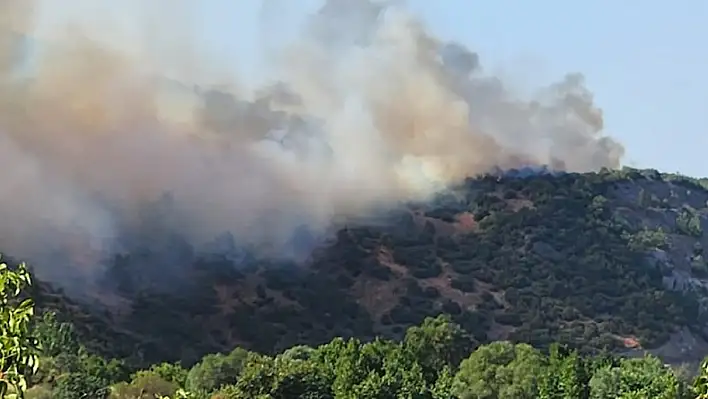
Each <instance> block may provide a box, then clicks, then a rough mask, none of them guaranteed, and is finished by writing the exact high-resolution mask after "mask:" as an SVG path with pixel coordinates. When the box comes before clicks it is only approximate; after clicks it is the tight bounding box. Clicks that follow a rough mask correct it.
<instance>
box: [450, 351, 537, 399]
mask: <svg viewBox="0 0 708 399" xmlns="http://www.w3.org/2000/svg"><path fill="white" fill-rule="evenodd" d="M543 367H544V359H543V355H542V354H541V352H539V351H537V350H536V349H534V348H532V347H531V346H530V345H527V344H516V345H514V344H512V343H511V342H506V341H504V342H494V343H491V344H489V345H484V346H480V347H479V348H477V350H475V351H474V352H472V354H471V355H470V356H469V357H468V358H467V359H465V360H463V361H462V364H461V365H460V370H459V371H458V373H457V374H456V375H455V380H454V383H453V392H454V393H455V395H457V397H460V398H462V399H473V398H475V399H492V398H519V399H524V398H529V399H530V398H536V397H537V393H538V391H537V387H536V385H537V380H538V377H539V375H540V373H541V370H542V369H543Z"/></svg>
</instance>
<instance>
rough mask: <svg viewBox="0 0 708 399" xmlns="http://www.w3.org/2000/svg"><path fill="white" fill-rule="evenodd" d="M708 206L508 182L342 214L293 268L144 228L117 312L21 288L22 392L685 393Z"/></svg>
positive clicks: (577, 178) (481, 183) (592, 178)
mask: <svg viewBox="0 0 708 399" xmlns="http://www.w3.org/2000/svg"><path fill="white" fill-rule="evenodd" d="M707 204H708V190H706V188H705V182H704V181H700V180H695V179H689V178H686V177H682V176H675V175H666V174H660V173H658V172H656V171H653V170H634V169H623V170H618V171H609V170H603V171H601V172H598V173H587V174H571V173H548V172H546V171H541V172H539V171H535V170H534V171H525V170H516V171H514V170H512V171H506V172H504V173H501V172H500V173H496V174H488V175H486V176H482V177H479V178H475V179H468V180H467V181H466V182H464V184H461V185H460V186H459V187H454V188H451V189H450V190H449V191H446V192H444V193H441V194H440V195H439V196H438V197H437V198H435V199H433V200H432V201H429V202H425V203H410V204H405V206H403V207H401V208H400V209H394V210H390V211H388V212H386V213H385V214H381V215H379V216H378V217H377V222H376V223H371V222H367V221H364V222H362V221H352V222H351V223H349V224H348V225H347V226H345V227H343V228H341V229H339V230H338V231H337V232H336V233H335V234H333V235H332V237H330V238H329V239H328V240H327V241H326V242H323V243H320V244H319V245H317V249H316V250H315V251H314V252H313V253H312V255H311V256H310V257H309V258H308V259H307V260H305V261H294V260H293V261H277V262H276V261H273V260H268V259H260V258H258V257H256V256H251V255H250V253H249V251H248V248H237V246H236V244H235V243H233V242H232V241H233V239H232V238H230V237H229V236H228V235H225V236H224V237H220V238H219V240H221V243H222V244H224V243H225V245H222V246H221V247H222V248H228V250H227V251H223V252H222V253H212V254H208V256H207V255H204V254H198V253H196V252H195V251H193V250H192V249H191V248H189V246H188V244H186V242H185V241H184V240H179V237H173V236H170V239H169V240H167V239H165V237H166V234H161V233H160V231H159V227H160V226H159V224H157V225H155V226H153V228H154V229H156V232H155V231H154V232H153V234H152V236H151V237H159V238H160V240H156V241H155V242H152V241H150V240H147V241H145V242H144V243H143V245H144V246H143V247H142V248H140V250H139V251H137V250H136V251H135V252H134V253H131V254H130V255H123V256H120V257H117V258H116V259H115V261H114V262H113V264H112V265H111V267H110V268H109V270H108V272H107V274H106V277H105V282H104V284H105V288H106V292H111V293H113V295H116V296H119V297H120V298H122V299H123V300H125V303H127V304H128V305H127V306H128V308H127V310H126V309H122V310H123V311H122V312H120V314H118V313H117V312H113V311H112V309H110V308H105V309H101V308H100V307H98V308H97V305H96V304H95V303H94V304H92V305H89V304H87V303H85V302H82V301H81V300H79V299H73V300H70V299H68V297H67V296H66V295H65V294H63V293H62V292H61V290H56V289H54V288H53V287H51V286H50V285H48V284H46V283H45V282H42V281H37V282H36V284H34V285H33V286H32V287H28V288H27V290H26V291H25V292H26V294H27V295H28V296H29V297H30V298H31V299H33V300H34V302H35V303H36V306H37V316H35V317H34V318H30V316H27V320H30V319H31V320H32V321H31V322H30V321H28V326H27V331H28V332H27V334H29V335H27V337H26V338H27V340H28V341H26V342H29V343H30V344H32V343H33V342H34V341H32V339H31V338H32V337H36V338H37V339H38V342H37V344H38V347H37V349H36V354H37V356H38V359H39V360H40V361H39V368H38V369H37V371H36V373H29V374H31V375H30V376H29V377H28V378H29V379H28V382H29V384H30V386H31V388H30V389H29V391H28V396H29V397H34V398H40V397H42V398H49V397H52V398H80V397H91V398H93V397H96V398H101V397H114V398H153V397H159V395H163V396H169V397H170V398H175V397H180V395H182V397H194V398H202V397H203V398H209V397H214V398H232V397H233V398H298V397H302V398H394V397H397V398H453V397H460V398H525V397H528V398H536V397H540V398H576V397H577V398H586V397H587V398H615V397H620V398H680V397H686V398H688V397H696V395H697V393H696V392H697V391H695V389H702V388H700V387H701V386H702V385H701V384H703V383H702V382H701V381H703V380H702V378H703V377H702V375H703V374H701V372H698V373H696V371H697V370H696V366H697V365H698V363H700V361H701V359H702V358H703V356H705V355H706V354H708V344H706V341H707V340H706V338H708V333H706V331H707V329H706V328H705V326H706V316H707V313H706V312H705V309H706V303H707V302H706V301H707V300H708V294H707V292H708V290H707V289H706V288H705V287H706V285H705V281H706V280H705V279H706V278H708V263H707V262H706V260H705V258H704V255H703V248H704V247H705V246H706V245H708V237H705V236H704V234H703V231H704V229H705V228H708V219H707V218H706V211H707V210H708V208H707V207H708V205H707ZM168 205H169V204H155V208H156V209H161V207H167V206H168ZM163 210H164V209H163ZM307 236H308V234H307V231H306V229H304V230H303V232H302V234H300V238H301V239H303V240H304V241H306V242H307V241H308V240H312V237H309V238H308V237H307ZM303 237H304V238H303ZM158 241H159V242H158ZM166 243H167V244H166ZM166 247H167V248H168V249H169V251H170V252H171V253H177V254H179V256H180V262H178V264H170V266H171V269H170V273H169V276H170V277H171V279H169V280H170V281H165V279H164V278H161V276H163V277H164V276H165V275H167V274H166V273H165V271H164V269H161V267H162V266H161V265H162V264H164V263H165V258H164V251H165V248H166ZM171 259H173V258H171ZM9 263H12V262H9ZM145 265H154V267H145ZM11 268H12V267H11ZM5 273H6V274H5V275H6V276H11V275H13V274H12V273H10V272H9V271H6V272H5ZM18 281H19V280H18ZM175 287H177V288H175ZM10 302H12V301H10ZM6 319H7V317H6ZM15 319H16V318H15ZM13 320H14V319H13ZM8 328H9V327H8ZM8 328H6V329H5V330H4V331H9V330H8ZM7 342H8V344H7V345H9V346H6V347H5V348H6V349H3V350H5V351H11V350H12V348H13V346H12V345H15V343H16V342H20V341H17V340H8V341H7ZM687 342H688V343H687ZM689 343H690V345H689ZM31 346H32V345H30V347H31ZM40 347H41V348H40ZM7 348H10V349H7ZM4 353H15V352H4ZM13 356H14V355H13ZM17 356H19V355H17ZM11 363H12V362H9V363H8V362H7V361H6V363H5V365H6V366H4V367H5V369H4V370H8V369H7V367H8V366H7V365H8V364H10V365H11ZM667 363H669V364H671V367H669V366H666V365H665V364H667ZM684 363H685V364H686V366H685V367H680V364H684ZM26 371H27V369H23V372H26ZM4 373H5V374H3V375H5V376H9V375H11V373H10V374H8V373H7V371H4ZM29 374H28V375H29ZM695 374H698V377H697V378H696V379H695V383H694V380H693V377H690V376H692V375H695ZM693 385H695V386H696V387H697V388H694V387H693ZM72 395H73V396H72Z"/></svg>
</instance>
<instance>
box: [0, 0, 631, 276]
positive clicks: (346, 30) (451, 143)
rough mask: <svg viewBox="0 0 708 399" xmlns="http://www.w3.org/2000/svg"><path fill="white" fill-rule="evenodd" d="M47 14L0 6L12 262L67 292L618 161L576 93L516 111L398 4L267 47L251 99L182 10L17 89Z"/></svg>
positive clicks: (2, 131)
mask: <svg viewBox="0 0 708 399" xmlns="http://www.w3.org/2000/svg"><path fill="white" fill-rule="evenodd" d="M99 3H100V2H99ZM148 3H149V4H148ZM278 3H279V2H277V1H274V2H269V1H264V9H263V10H264V12H265V13H273V12H277V11H278V10H277V9H273V8H274V7H275V8H277V7H276V5H277V4H278ZM37 4H38V3H37V2H36V1H31V0H0V30H1V31H0V85H2V88H1V89H0V158H2V159H3V161H4V165H5V166H4V167H3V168H2V169H0V215H1V216H2V220H3V228H2V230H1V231H0V249H1V250H2V251H3V252H6V253H8V254H11V255H12V256H13V257H17V258H22V259H26V260H28V261H30V262H32V263H33V264H34V266H35V268H36V270H37V272H38V274H39V275H40V277H43V278H45V279H47V278H48V279H52V280H54V281H56V282H58V283H62V284H65V285H66V284H68V282H69V281H70V280H71V279H72V278H75V276H77V275H86V274H87V273H88V274H91V273H94V272H96V271H100V270H102V269H101V265H102V264H103V262H104V261H105V260H106V259H109V258H110V256H111V255H113V254H116V253H121V252H125V251H130V250H132V248H135V247H136V246H138V245H140V244H139V243H140V242H152V243H155V244H154V245H162V244H160V243H169V242H171V241H170V240H172V239H173V238H172V237H173V236H174V235H175V234H177V233H179V235H181V236H182V237H183V238H184V239H185V240H187V241H188V242H189V243H190V244H191V245H193V246H194V247H195V248H201V247H203V246H204V245H206V244H208V243H209V242H210V241H211V240H213V239H214V237H218V236H220V235H222V234H223V233H225V232H231V234H233V236H234V237H235V239H236V241H237V242H239V243H244V244H248V245H255V246H256V247H257V248H260V249H261V250H262V251H264V253H265V254H269V255H283V254H287V251H288V250H287V248H286V245H285V244H286V243H288V242H290V238H291V237H292V235H293V232H295V231H298V229H301V228H302V226H307V228H308V229H309V230H310V231H313V232H323V231H325V230H326V229H327V228H328V227H330V226H332V224H333V223H335V221H336V220H340V219H342V218H343V219H346V218H352V217H359V216H365V215H367V214H369V213H370V212H373V211H375V210H377V209H381V208H382V207H387V206H392V205H395V204H396V203H398V202H400V201H406V200H419V199H425V198H426V197H427V196H429V195H431V194H432V193H434V192H436V191H437V190H440V189H441V188H444V187H445V186H447V185H449V184H451V183H454V182H457V181H459V180H460V179H463V178H464V177H467V176H471V175H475V174H478V173H483V172H485V171H488V170H490V169H491V168H493V167H501V168H510V167H519V166H525V165H551V166H552V167H553V168H555V169H563V170H568V171H589V170H596V169H599V168H601V167H610V168H613V167H617V166H619V165H620V161H621V158H622V156H623V152H624V150H623V148H622V146H621V145H620V144H618V143H617V142H616V141H614V140H613V139H612V138H609V137H606V136H605V135H604V133H603V120H602V113H601V111H600V110H599V109H598V108H597V107H596V105H595V104H594V103H593V97H592V94H591V93H590V92H589V91H588V89H587V88H585V87H584V85H583V79H582V76H580V75H568V76H566V77H564V78H563V79H561V80H560V81H559V82H558V83H557V84H554V85H551V86H550V87H545V88H542V89H541V90H539V94H538V96H536V97H535V98H533V99H530V100H529V99H522V98H520V97H518V96H515V94H514V92H513V90H512V88H509V87H506V85H505V83H504V82H503V81H501V80H500V79H499V78H497V77H495V76H491V75H489V74H487V73H485V71H484V69H483V67H482V64H481V62H480V57H479V56H478V55H477V54H476V53H474V52H473V51H471V50H469V49H467V48H465V47H464V46H461V45H459V44H456V43H447V42H444V41H442V40H441V39H438V38H436V37H435V36H434V34H433V33H432V32H428V31H427V30H426V29H425V28H424V27H423V26H422V25H421V23H419V22H418V21H417V20H416V19H415V18H414V17H413V16H411V15H410V14H408V13H407V12H406V10H405V7H404V6H403V5H402V2H397V3H396V4H395V5H386V4H384V3H383V2H382V1H373V0H351V1H346V0H329V1H326V2H325V4H324V5H323V6H322V7H321V8H320V9H319V11H318V12H317V13H315V14H314V15H311V16H310V17H309V19H308V21H307V23H306V25H305V28H304V29H303V30H302V31H301V34H300V35H299V36H298V37H296V38H291V39H290V40H289V41H288V42H287V43H278V46H274V47H273V48H276V47H277V50H274V49H273V48H271V46H269V49H270V52H269V53H268V62H269V67H270V68H271V69H272V70H274V71H276V72H277V76H278V79H277V80H276V81H273V82H270V83H268V84H266V85H264V86H263V87H261V88H259V89H257V90H253V91H247V90H245V89H243V88H240V87H241V86H239V81H238V76H233V74H232V73H230V72H229V71H225V70H222V69H225V68H220V67H219V63H218V60H215V59H214V58H213V57H207V56H205V55H203V54H202V51H200V48H199V43H197V40H196V39H194V38H193V37H191V35H192V33H190V32H193V31H194V26H195V24H194V21H191V20H190V19H191V17H190V12H188V11H187V6H186V2H184V4H183V2H181V1H173V2H170V3H169V12H166V11H165V12H163V10H161V9H160V8H159V7H157V6H156V4H163V5H164V4H166V3H160V2H155V3H152V2H145V3H144V5H143V6H141V8H140V9H139V10H138V9H136V12H139V15H136V18H135V21H139V22H137V23H136V26H137V28H136V32H138V35H137V37H139V38H140V39H139V40H135V45H133V46H130V45H128V46H126V43H127V41H123V42H122V43H121V46H118V45H116V44H115V43H112V42H111V40H110V37H111V31H110V27H109V24H106V25H102V23H101V22H102V21H103V19H100V18H99V19H100V20H99V21H96V20H94V21H90V22H91V23H87V22H86V21H70V22H72V24H71V26H69V27H70V28H71V29H61V30H57V32H53V33H52V34H51V35H49V36H47V35H45V36H44V37H51V40H50V41H47V40H45V42H44V43H43V46H44V48H43V49H44V50H43V51H42V52H41V53H40V54H39V55H37V56H36V57H35V58H36V59H34V60H33V65H34V67H33V72H32V73H31V74H30V76H29V77H23V76H20V74H18V64H19V63H20V60H21V59H22V57H23V48H24V46H23V42H22V40H20V38H21V37H22V36H23V35H27V36H32V35H33V32H34V31H35V29H34V26H35V22H36V17H37V9H38V6H37ZM192 6H193V4H192ZM112 7H114V8H115V7H120V6H116V5H115V3H114V5H113V6H112ZM107 13H108V12H107ZM105 17H106V21H108V20H109V19H110V18H108V17H109V15H106V16H105ZM263 20H264V21H266V22H264V23H267V21H268V20H269V18H264V19H263ZM65 28H66V27H65ZM268 29H269V28H268V26H264V27H263V31H264V32H267V31H268ZM167 70H169V71H170V73H171V74H172V75H173V76H179V82H176V81H172V80H170V79H166V78H165V77H164V75H162V74H163V73H166V71H167ZM164 245H167V244H164Z"/></svg>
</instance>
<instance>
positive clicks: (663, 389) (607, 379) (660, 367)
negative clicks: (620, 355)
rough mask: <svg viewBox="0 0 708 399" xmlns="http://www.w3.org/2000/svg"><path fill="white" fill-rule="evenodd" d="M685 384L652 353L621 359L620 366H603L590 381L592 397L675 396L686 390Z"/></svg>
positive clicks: (627, 398) (622, 398)
mask: <svg viewBox="0 0 708 399" xmlns="http://www.w3.org/2000/svg"><path fill="white" fill-rule="evenodd" d="M681 384H682V383H681V381H680V379H679V378H678V376H676V375H675V374H674V373H673V370H672V369H671V368H670V367H668V366H665V365H664V364H663V363H662V362H661V360H659V359H658V358H656V357H654V356H650V355H647V356H646V357H644V358H636V359H621V360H620V362H619V365H618V366H606V367H604V368H601V369H599V370H597V371H596V372H595V373H594V375H593V376H592V378H591V380H590V383H589V385H590V397H591V398H592V399H610V398H620V399H625V398H626V399H629V398H655V399H669V398H672V399H675V398H680V397H681V395H682V393H683V392H684V391H685V390H684V389H683V387H682V386H681Z"/></svg>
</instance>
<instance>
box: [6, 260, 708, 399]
mask: <svg viewBox="0 0 708 399" xmlns="http://www.w3.org/2000/svg"><path fill="white" fill-rule="evenodd" d="M29 284H31V280H30V277H29V273H28V272H27V271H26V269H25V268H24V267H23V266H22V265H21V266H20V267H19V268H18V269H17V270H11V269H9V268H7V267H6V266H5V265H0V302H1V305H2V306H1V307H0V329H1V330H2V336H0V397H3V398H4V397H8V396H6V394H10V395H13V396H14V397H17V396H23V394H24V397H26V398H29V399H40V398H41V399H45V398H47V399H48V398H55V399H79V398H95V399H101V398H104V399H105V398H109V399H139V398H140V399H147V398H155V399H157V398H162V399H164V398H170V399H177V398H182V399H186V398H191V399H202V398H203V399H207V398H211V399H217V398H221V399H230V398H233V399H237V398H238V399H240V398H244V399H245V398H257V399H266V398H273V399H276V398H282V399H285V398H307V399H327V398H332V399H334V398H337V399H340V398H341V399H366V398H371V399H374V398H377V399H378V398H382V399H384V398H416V399H418V398H420V399H448V398H490V399H493V398H519V399H524V398H568V399H571V398H651V399H662V398H664V399H673V398H696V397H707V396H700V395H706V393H705V389H706V386H708V384H706V375H707V374H708V373H706V372H705V371H704V372H703V373H701V374H700V375H699V376H698V378H696V379H695V380H694V381H693V382H691V381H690V380H689V379H688V378H687V377H685V376H684V375H683V374H681V373H678V372H676V371H675V370H673V369H671V368H670V367H668V366H665V365H664V364H663V363H662V362H661V361H660V360H659V359H658V358H655V357H652V356H645V357H643V358H636V359H626V358H619V357H616V356H613V355H610V354H609V353H605V354H598V355H595V356H580V355H579V354H578V353H577V352H575V351H571V350H568V349H565V348H562V347H560V346H559V345H552V346H551V347H550V350H548V351H544V352H542V351H539V350H537V349H534V348H533V347H531V346H530V345H527V344H514V343H510V342H494V343H491V344H487V345H482V346H479V347H477V348H473V347H472V346H473V342H474V340H473V339H472V337H471V336H470V335H469V333H468V332H467V331H465V330H464V329H463V328H461V327H460V326H459V325H458V324H456V323H454V322H452V320H451V319H450V318H449V317H448V316H445V315H441V316H438V317H436V318H427V319H425V320H424V322H423V323H422V324H421V325H418V326H413V327H411V328H409V329H408V330H407V331H406V332H405V334H404V336H403V338H402V339H401V340H400V341H391V340H383V339H377V340H374V341H372V342H361V341H359V340H357V339H355V338H350V339H343V338H336V339H334V340H332V341H331V342H329V343H327V344H324V345H321V346H318V347H314V348H313V347H307V346H296V347H293V348H290V349H288V350H286V351H284V352H282V353H280V354H277V355H274V356H270V355H265V354H260V353H255V352H251V351H248V350H245V349H241V348H237V349H234V350H233V351H232V352H230V353H228V354H211V355H207V356H205V357H203V358H202V359H201V361H200V362H198V363H197V364H195V365H193V366H191V367H189V368H187V367H184V366H183V365H180V364H170V363H162V364H156V365H153V366H151V367H149V368H147V369H143V370H131V367H130V366H129V365H128V364H126V363H125V362H123V361H120V360H116V359H111V360H107V359H104V358H103V357H101V356H98V355H96V354H93V353H90V352H89V351H87V350H86V349H85V348H83V347H82V345H81V343H80V342H79V339H78V338H77V335H76V334H75V331H74V328H73V326H72V324H70V323H66V322H61V321H59V320H58V319H57V318H56V316H55V315H54V314H53V313H45V314H43V315H42V316H41V317H39V318H36V319H33V303H32V299H31V298H26V297H23V290H24V289H25V288H26V287H27V286H28V285H29Z"/></svg>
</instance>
